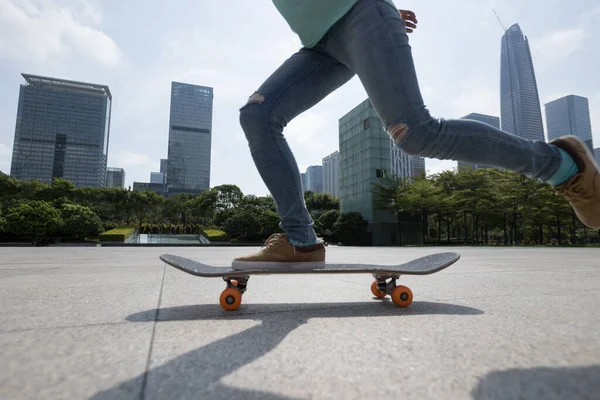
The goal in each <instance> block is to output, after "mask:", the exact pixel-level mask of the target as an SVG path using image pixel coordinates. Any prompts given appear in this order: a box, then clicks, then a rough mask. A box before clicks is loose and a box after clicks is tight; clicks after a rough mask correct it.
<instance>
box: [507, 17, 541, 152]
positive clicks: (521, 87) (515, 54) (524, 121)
mask: <svg viewBox="0 0 600 400" xmlns="http://www.w3.org/2000/svg"><path fill="white" fill-rule="evenodd" d="M500 109H501V114H500V119H501V123H502V125H501V126H502V130H503V131H505V132H509V133H512V134H514V135H517V136H519V137H522V138H524V139H528V140H540V141H544V126H543V123H542V112H541V108H540V97H539V94H538V88H537V82H536V79H535V72H534V69H533V60H532V58H531V51H530V50H529V41H528V40H527V37H525V36H524V35H523V32H522V31H521V28H520V27H519V25H518V24H514V25H513V26H511V27H510V28H508V29H507V30H506V32H505V34H504V35H503V36H502V51H501V66H500Z"/></svg>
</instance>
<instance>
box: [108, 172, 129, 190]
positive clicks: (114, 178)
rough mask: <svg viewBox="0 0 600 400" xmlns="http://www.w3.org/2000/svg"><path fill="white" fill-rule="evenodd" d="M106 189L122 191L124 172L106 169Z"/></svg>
mask: <svg viewBox="0 0 600 400" xmlns="http://www.w3.org/2000/svg"><path fill="white" fill-rule="evenodd" d="M106 187H107V188H121V189H123V188H124V187H125V170H124V169H123V168H112V167H108V168H107V169H106Z"/></svg>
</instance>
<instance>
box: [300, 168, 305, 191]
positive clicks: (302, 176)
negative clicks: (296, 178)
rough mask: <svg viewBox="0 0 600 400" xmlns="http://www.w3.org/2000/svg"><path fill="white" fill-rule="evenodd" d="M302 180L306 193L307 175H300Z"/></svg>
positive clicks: (303, 173)
mask: <svg viewBox="0 0 600 400" xmlns="http://www.w3.org/2000/svg"><path fill="white" fill-rule="evenodd" d="M300 180H301V181H302V190H304V191H306V173H305V172H302V173H301V174H300Z"/></svg>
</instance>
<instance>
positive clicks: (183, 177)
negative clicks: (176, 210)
mask: <svg viewBox="0 0 600 400" xmlns="http://www.w3.org/2000/svg"><path fill="white" fill-rule="evenodd" d="M212 112H213V89H212V88H210V87H205V86H197V85H190V84H186V83H179V82H173V83H172V84H171V111H170V118H169V152H168V153H169V154H168V157H167V158H168V160H169V161H168V162H167V165H168V169H167V186H168V190H169V193H197V192H198V191H202V190H208V189H209V188H210V162H211V146H212Z"/></svg>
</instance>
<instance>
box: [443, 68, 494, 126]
mask: <svg viewBox="0 0 600 400" xmlns="http://www.w3.org/2000/svg"><path fill="white" fill-rule="evenodd" d="M490 83H491V82H489V81H486V80H485V79H483V78H481V77H478V76H476V77H471V78H469V79H467V80H466V81H465V82H463V83H462V84H461V85H460V87H461V88H464V90H462V91H461V92H460V93H457V94H456V95H455V96H453V97H452V99H451V100H450V105H451V106H452V107H453V108H454V112H453V116H454V117H455V118H460V117H462V116H464V115H467V114H470V113H473V112H477V113H480V114H489V115H495V116H498V113H499V110H500V99H499V96H500V94H499V89H491V88H490Z"/></svg>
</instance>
